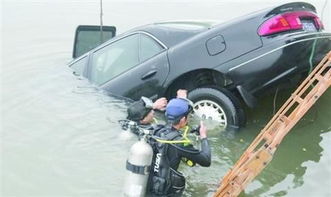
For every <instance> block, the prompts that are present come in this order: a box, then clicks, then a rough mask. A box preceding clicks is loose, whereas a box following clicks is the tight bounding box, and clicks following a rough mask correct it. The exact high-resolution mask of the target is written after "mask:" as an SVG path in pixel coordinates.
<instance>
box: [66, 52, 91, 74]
mask: <svg viewBox="0 0 331 197" xmlns="http://www.w3.org/2000/svg"><path fill="white" fill-rule="evenodd" d="M86 64H87V56H85V57H83V58H81V59H79V60H77V61H75V62H74V63H72V64H71V65H69V66H70V67H71V68H72V69H73V70H74V71H75V74H77V75H83V72H84V68H85V66H86Z"/></svg>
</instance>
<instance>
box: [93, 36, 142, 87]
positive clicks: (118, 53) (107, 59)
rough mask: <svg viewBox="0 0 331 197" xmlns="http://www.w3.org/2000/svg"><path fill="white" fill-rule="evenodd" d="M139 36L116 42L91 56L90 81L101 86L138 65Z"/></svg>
mask: <svg viewBox="0 0 331 197" xmlns="http://www.w3.org/2000/svg"><path fill="white" fill-rule="evenodd" d="M138 46H139V34H134V35H131V36H128V37H125V38H123V39H121V40H118V41H116V42H114V43H111V44H109V45H108V46H106V47H104V48H102V49H100V50H98V51H96V52H95V53H94V54H93V59H92V68H91V73H90V79H91V81H93V82H94V83H96V84H97V85H101V84H103V83H105V82H107V81H109V80H111V79H113V78H114V77H116V76H117V75H119V74H121V73H123V72H125V71H126V70H128V69H130V68H132V67H134V66H135V65H137V64H138V63H139V57H138V51H139V47H138Z"/></svg>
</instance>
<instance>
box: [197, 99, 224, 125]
mask: <svg viewBox="0 0 331 197" xmlns="http://www.w3.org/2000/svg"><path fill="white" fill-rule="evenodd" d="M193 111H194V114H196V115H197V116H199V117H200V118H202V119H204V120H213V121H217V122H219V124H220V126H222V127H226V126H227V118H226V115H225V112H224V110H223V108H222V107H221V106H220V105H219V104H217V103H215V102H213V101H211V100H201V101H198V102H196V103H194V105H193Z"/></svg>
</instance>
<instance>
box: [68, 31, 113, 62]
mask: <svg viewBox="0 0 331 197" xmlns="http://www.w3.org/2000/svg"><path fill="white" fill-rule="evenodd" d="M115 35H116V27H114V26H102V29H101V26H96V25H79V26H78V27H77V28H76V33H75V41H74V49H73V53H72V57H73V58H76V57H79V56H81V55H82V54H84V53H86V52H88V51H90V50H91V49H93V48H95V47H97V46H99V45H100V44H102V43H104V42H105V41H107V40H109V39H111V38H113V37H114V36H115Z"/></svg>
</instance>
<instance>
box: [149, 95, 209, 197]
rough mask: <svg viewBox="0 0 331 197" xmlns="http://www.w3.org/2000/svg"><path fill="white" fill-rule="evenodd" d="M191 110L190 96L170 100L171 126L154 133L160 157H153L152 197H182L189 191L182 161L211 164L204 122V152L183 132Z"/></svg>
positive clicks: (202, 138)
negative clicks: (183, 193) (181, 169)
mask: <svg viewBox="0 0 331 197" xmlns="http://www.w3.org/2000/svg"><path fill="white" fill-rule="evenodd" d="M191 110H192V107H191V106H190V101H189V100H188V99H186V94H185V96H182V97H180V98H175V99H172V100H170V102H169V103H168V105H167V107H166V112H165V115H166V118H167V125H166V126H165V127H164V128H162V129H160V130H158V131H156V132H155V133H154V135H155V136H157V137H158V138H157V139H156V142H155V145H153V151H154V155H156V156H154V158H153V164H152V170H151V174H150V182H149V189H148V192H149V193H150V194H151V195H150V196H181V194H182V192H183V190H184V188H185V178H184V176H183V175H182V174H181V173H180V172H178V170H177V169H178V166H179V164H180V162H181V161H182V160H185V161H190V163H191V165H192V164H193V165H195V164H199V165H201V166H204V167H209V166H210V164H211V150H210V146H209V143H208V140H207V129H206V127H205V125H204V124H203V122H202V121H201V122H200V129H199V133H200V139H201V150H199V149H197V148H195V147H194V146H193V145H192V144H190V143H187V142H186V140H185V136H184V134H183V133H182V131H181V129H183V128H184V127H186V126H187V123H188V119H189V113H190V112H191ZM183 139H184V140H183Z"/></svg>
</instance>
